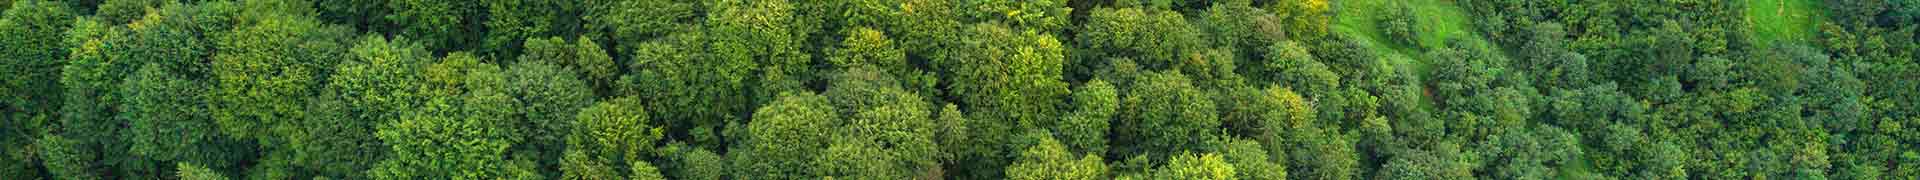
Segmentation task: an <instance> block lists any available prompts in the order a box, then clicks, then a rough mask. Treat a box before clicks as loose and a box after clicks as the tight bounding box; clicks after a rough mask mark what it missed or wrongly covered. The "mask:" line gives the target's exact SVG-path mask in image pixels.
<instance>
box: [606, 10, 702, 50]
mask: <svg viewBox="0 0 1920 180" xmlns="http://www.w3.org/2000/svg"><path fill="white" fill-rule="evenodd" d="M591 2H593V3H587V4H589V5H590V6H586V7H584V8H586V13H584V14H582V15H581V17H580V20H581V21H583V22H581V23H583V24H582V25H581V26H582V28H583V29H582V31H583V34H587V35H591V36H594V37H595V38H605V39H606V40H608V41H607V44H613V45H616V47H617V48H615V49H617V50H616V53H621V54H631V53H635V52H627V51H626V50H632V49H633V48H634V47H638V45H641V44H642V43H646V42H647V40H651V39H654V38H656V37H664V36H668V35H669V34H671V33H674V32H680V31H688V30H697V29H696V28H697V27H696V26H698V25H699V23H698V22H699V19H701V18H699V16H698V14H696V11H699V10H700V9H698V8H699V7H700V6H696V5H698V4H700V3H696V2H688V1H672V0H610V1H591Z"/></svg>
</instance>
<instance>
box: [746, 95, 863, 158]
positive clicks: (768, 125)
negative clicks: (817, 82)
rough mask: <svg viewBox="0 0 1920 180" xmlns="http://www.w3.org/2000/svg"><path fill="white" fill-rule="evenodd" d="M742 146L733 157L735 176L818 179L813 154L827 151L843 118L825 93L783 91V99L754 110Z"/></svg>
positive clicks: (816, 154)
mask: <svg viewBox="0 0 1920 180" xmlns="http://www.w3.org/2000/svg"><path fill="white" fill-rule="evenodd" d="M753 116H754V118H753V119H754V120H753V121H752V122H749V123H748V124H747V126H746V128H747V132H746V137H744V138H745V139H741V141H742V142H740V143H739V144H740V147H735V148H732V149H734V150H733V151H731V152H729V153H727V155H729V156H732V158H733V160H732V161H733V165H731V166H729V167H733V168H731V169H732V170H734V173H732V174H734V175H737V176H735V178H742V179H795V178H814V177H816V176H817V175H814V174H811V173H810V172H809V171H810V169H809V167H813V166H812V165H813V161H812V160H813V157H814V156H818V155H821V154H823V153H825V152H826V151H827V147H828V146H829V145H830V144H831V143H832V142H830V141H831V139H830V138H831V137H833V133H834V129H835V128H836V127H835V126H834V125H836V124H840V122H841V121H842V120H841V119H840V115H839V114H838V113H837V111H835V110H834V108H833V106H832V104H829V103H828V101H827V98H826V97H825V96H820V95H815V94H813V93H810V92H804V91H802V92H793V93H782V94H781V95H780V98H779V99H776V100H774V101H773V102H771V103H768V104H767V106H763V107H761V108H760V109H759V110H757V111H755V112H754V113H753Z"/></svg>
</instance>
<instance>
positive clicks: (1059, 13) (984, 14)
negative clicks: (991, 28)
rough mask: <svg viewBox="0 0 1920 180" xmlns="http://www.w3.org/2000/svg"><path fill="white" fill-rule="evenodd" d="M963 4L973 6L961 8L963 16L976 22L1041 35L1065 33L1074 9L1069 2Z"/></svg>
mask: <svg viewBox="0 0 1920 180" xmlns="http://www.w3.org/2000/svg"><path fill="white" fill-rule="evenodd" d="M960 2H961V4H964V5H969V6H972V7H970V8H962V9H961V10H962V11H961V13H962V14H964V15H965V16H967V17H969V18H971V19H973V20H975V21H980V22H991V21H998V22H1003V23H1007V25H1008V26H1010V28H1013V29H1017V30H1022V31H1037V32H1040V33H1042V34H1059V33H1061V31H1063V30H1066V29H1067V28H1066V27H1067V25H1068V22H1067V19H1068V15H1069V14H1071V13H1072V12H1073V8H1070V7H1067V1H1056V0H1036V1H992V0H968V1H960Z"/></svg>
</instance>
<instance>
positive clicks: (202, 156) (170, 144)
mask: <svg viewBox="0 0 1920 180" xmlns="http://www.w3.org/2000/svg"><path fill="white" fill-rule="evenodd" d="M120 87H121V88H124V89H122V90H121V93H124V94H125V95H126V96H127V97H126V98H127V99H126V102H125V103H126V104H125V107H124V108H126V112H125V114H123V116H127V117H126V118H127V119H128V120H130V121H132V122H130V123H128V125H129V127H128V129H129V130H130V132H129V133H130V134H131V135H129V136H130V137H131V139H129V140H128V141H131V143H133V145H132V150H131V151H132V153H133V154H137V155H140V156H141V157H145V158H152V159H153V160H157V161H176V160H177V161H180V162H194V163H199V164H210V165H216V167H224V166H225V165H228V164H227V163H228V162H227V161H226V160H228V159H222V158H218V157H221V156H222V155H228V154H231V153H233V152H221V151H222V150H224V149H220V148H221V147H220V146H222V145H225V144H224V143H227V142H226V141H224V140H225V139H224V138H222V137H223V136H220V131H219V128H218V126H216V125H215V124H214V121H213V118H212V117H210V116H209V114H208V113H207V107H206V97H205V96H202V94H201V93H203V92H204V91H206V89H202V88H204V87H205V86H202V82H199V81H194V80H191V79H186V78H185V77H184V76H181V75H177V74H176V73H173V72H169V71H167V70H166V69H165V68H161V66H159V65H156V64H147V65H145V66H141V68H140V70H139V71H137V72H135V73H134V74H133V75H131V76H129V77H127V80H126V81H123V82H122V84H121V85H120Z"/></svg>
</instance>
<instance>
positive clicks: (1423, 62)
mask: <svg viewBox="0 0 1920 180" xmlns="http://www.w3.org/2000/svg"><path fill="white" fill-rule="evenodd" d="M1395 1H1405V3H1408V5H1409V6H1412V9H1413V11H1414V12H1413V13H1414V17H1419V18H1421V19H1419V20H1418V26H1419V28H1420V29H1422V30H1425V31H1422V32H1420V34H1419V35H1420V37H1419V39H1420V44H1419V45H1417V46H1408V45H1399V44H1397V43H1393V41H1392V40H1391V39H1389V38H1388V37H1387V35H1386V33H1384V32H1383V31H1381V29H1380V27H1378V24H1379V23H1378V22H1379V20H1380V15H1379V14H1380V12H1383V11H1385V10H1387V8H1388V7H1389V6H1391V5H1392V4H1390V3H1394V2H1395ZM1755 1H1762V0H1755ZM1792 1H1808V0H1792ZM1335 6H1337V7H1335V8H1337V11H1339V13H1338V14H1339V15H1338V16H1337V17H1335V20H1334V25H1333V30H1332V31H1333V33H1335V34H1337V35H1343V36H1350V37H1355V38H1357V39H1359V40H1360V41H1361V42H1360V44H1361V45H1362V46H1365V47H1367V48H1368V49H1371V50H1373V51H1374V52H1375V53H1377V54H1380V55H1382V56H1401V57H1405V58H1388V59H1390V60H1396V61H1393V62H1388V63H1390V64H1393V65H1394V66H1395V68H1403V69H1404V68H1412V69H1411V70H1412V71H1414V72H1415V73H1417V74H1416V75H1424V74H1426V73H1427V72H1428V71H1429V69H1430V68H1428V62H1430V61H1429V60H1430V59H1431V58H1430V57H1427V56H1426V53H1424V52H1423V51H1422V49H1423V48H1421V47H1445V45H1446V44H1445V43H1446V42H1447V40H1448V39H1461V40H1467V41H1470V42H1474V43H1482V44H1481V45H1487V46H1488V47H1494V48H1498V47H1499V46H1491V45H1488V44H1484V43H1490V42H1491V41H1487V40H1486V38H1485V37H1482V36H1480V34H1479V33H1476V31H1475V30H1474V29H1473V28H1474V27H1473V24H1472V23H1473V20H1474V19H1473V16H1471V15H1470V14H1469V13H1467V11H1466V9H1462V8H1461V7H1460V6H1459V5H1457V4H1456V3H1455V2H1454V1H1453V0H1348V1H1340V2H1339V4H1336V5H1335ZM1802 8H1805V7H1802ZM1807 24H1811V23H1810V22H1809V23H1807ZM1808 32H1811V31H1808ZM1784 34H1808V33H1793V32H1789V33H1784ZM1806 37H1811V36H1806ZM1416 79H1425V78H1421V77H1416ZM1429 101H1430V100H1429ZM1422 104H1423V105H1426V106H1425V107H1422V108H1428V109H1431V108H1433V107H1431V105H1432V103H1422ZM1559 171H1560V175H1561V177H1559V178H1562V179H1599V178H1598V177H1599V175H1598V174H1594V173H1593V171H1592V168H1591V165H1589V162H1586V161H1575V162H1572V163H1571V164H1568V165H1567V166H1565V167H1563V168H1561V169H1559Z"/></svg>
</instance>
